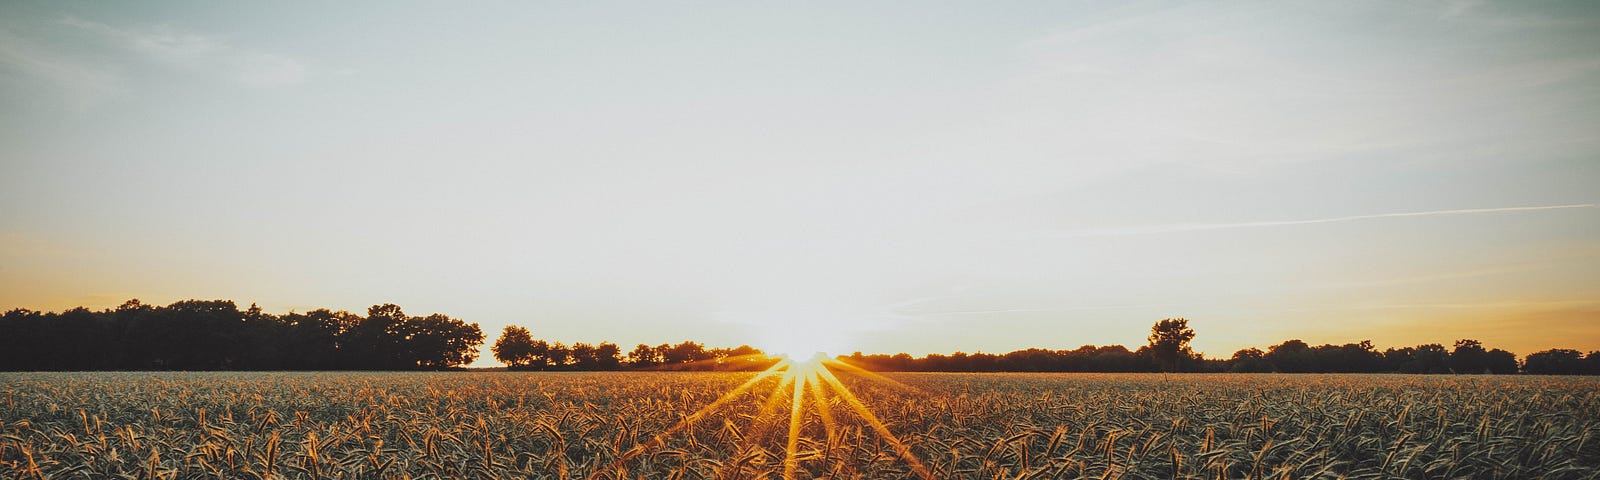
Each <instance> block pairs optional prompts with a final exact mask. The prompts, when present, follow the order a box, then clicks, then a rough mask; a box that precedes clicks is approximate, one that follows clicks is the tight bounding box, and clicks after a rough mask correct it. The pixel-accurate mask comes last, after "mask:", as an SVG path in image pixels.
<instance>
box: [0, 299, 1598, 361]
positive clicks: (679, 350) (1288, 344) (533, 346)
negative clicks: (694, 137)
mask: <svg viewBox="0 0 1600 480" xmlns="http://www.w3.org/2000/svg"><path fill="white" fill-rule="evenodd" d="M1194 336H1195V332H1194V330H1193V329H1191V328H1189V326H1188V320H1185V319H1182V318H1176V319H1163V320H1161V321H1159V322H1156V324H1155V325H1154V326H1152V327H1151V333H1150V336H1149V337H1148V339H1147V340H1148V343H1147V344H1146V345H1143V346H1140V347H1139V348H1138V349H1132V350H1130V349H1129V348H1127V347H1124V346H1122V345H1110V346H1094V345H1085V346H1082V347H1079V348H1077V349H1072V350H1050V349H1043V348H1030V349H1026V350H1017V351H1013V352H1010V353H1005V354H990V353H982V352H979V353H972V354H968V353H963V352H956V353H953V354H949V355H944V354H929V355H926V356H923V357H913V356H911V355H910V354H906V353H898V354H893V355H889V354H875V355H863V354H862V353H861V352H856V353H854V354H852V355H849V356H841V357H838V358H839V359H841V360H844V361H847V362H850V363H852V364H855V365H857V366H860V367H863V368H868V369H873V370H881V371H912V372H918V371H921V372H1240V373H1248V372H1281V373H1383V372H1392V373H1422V374H1436V373H1495V374H1509V373H1518V372H1522V373H1534V374H1556V375H1576V374H1587V375H1600V351H1596V352H1589V353H1587V354H1585V353H1583V352H1579V351H1577V350H1570V349H1552V350H1545V351H1541V352H1537V353H1534V354H1531V355H1528V356H1527V357H1526V358H1524V359H1521V360H1520V361H1519V360H1518V359H1517V357H1516V355H1514V354H1512V353H1511V352H1508V351H1505V350H1501V349H1498V348H1488V347H1485V346H1484V345H1483V344H1482V343H1481V342H1478V341H1476V340H1471V339H1463V340H1458V341H1456V342H1455V343H1454V344H1453V346H1452V347H1451V348H1446V347H1444V346H1443V345H1439V344H1423V345H1417V346H1413V347H1400V348H1387V349H1384V350H1381V351H1380V350H1378V349H1377V348H1376V347H1374V346H1373V345H1372V342H1369V341H1362V342H1357V343H1348V344H1343V345H1332V344H1325V345H1315V346H1313V345H1309V344H1307V343H1306V342H1304V341H1301V340H1288V341H1284V342H1281V343H1279V344H1277V345H1273V346H1270V347H1268V348H1267V349H1266V350H1261V349H1257V348H1245V349H1242V350H1239V351H1237V352H1234V354H1233V356H1232V357H1230V358H1226V359H1220V358H1204V357H1203V356H1201V355H1200V354H1198V353H1196V352H1194V351H1193V350H1192V349H1191V348H1190V346H1189V343H1190V342H1191V341H1192V340H1193V339H1194ZM483 341H484V335H483V332H482V331H481V330H480V329H479V327H478V325H477V324H476V323H466V322H464V321H461V320H458V319H455V318H451V317H449V316H447V315H443V314H437V313H435V314H432V315H427V316H409V315H406V314H405V312H403V311H402V310H401V308H400V307H399V306H397V305H393V304H382V305H373V306H372V307H371V308H368V309H367V313H366V315H365V316H362V315H357V314H353V313H349V312H346V311H332V310H329V309H316V310H312V311H310V312H306V313H295V312H289V313H287V314H284V315H273V314H270V313H266V312H263V311H261V309H260V308H259V307H257V306H256V305H254V304H252V305H251V306H250V307H249V308H246V309H244V310H240V309H239V308H238V307H237V306H236V305H235V304H234V302H232V301H229V300H185V301H181V302H176V303H173V304H171V305H167V306H164V307H163V306H153V305H147V304H144V303H141V302H140V301H138V300H129V301H127V302H125V303H123V304H122V305H121V306H119V307H117V308H115V309H107V310H102V311H91V310H89V309H86V308H82V307H79V308H75V309H71V310H67V311H64V312H59V313H53V312H37V311H33V310H27V309H14V310H10V311H7V312H5V313H4V314H3V315H0V370H440V369H451V368H460V367H462V366H465V365H467V364H470V363H472V362H473V361H474V360H476V359H477V356H478V350H477V349H478V347H479V346H480V345H483ZM490 350H491V351H492V352H493V354H494V357H495V359H496V360H499V361H500V362H501V363H504V364H506V365H507V366H508V368H510V369H513V370H628V369H664V370H735V371H737V370H761V369H764V368H767V367H769V366H771V365H772V364H773V363H774V362H776V361H777V360H776V359H774V358H771V357H768V356H767V355H765V354H764V353H763V352H762V351H761V350H759V349H756V348H753V347H750V346H748V345H740V346H738V347H733V348H707V347H706V346H705V345H704V344H701V343H698V342H693V341H683V342H681V343H677V344H666V343H663V344H660V345H655V346H651V345H648V344H639V345H636V346H635V347H634V348H632V349H631V350H629V351H627V352H623V350H622V348H621V347H619V346H618V345H617V344H615V343H611V342H600V343H597V344H588V343H574V344H572V345H570V346H569V345H566V344H563V343H561V342H550V341H546V340H540V339H535V338H533V335H532V333H531V332H529V331H528V330H527V329H526V328H523V327H521V326H516V325H512V326H508V327H506V328H505V330H504V331H503V332H502V333H501V336H500V339H499V340H498V341H496V342H495V344H494V345H493V347H492V348H491V349H490Z"/></svg>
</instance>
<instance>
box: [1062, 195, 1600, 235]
mask: <svg viewBox="0 0 1600 480" xmlns="http://www.w3.org/2000/svg"><path fill="white" fill-rule="evenodd" d="M1575 208H1595V204H1593V203H1582V204H1572V205H1544V206H1536V207H1502V208H1469V209H1459V210H1431V211H1426V212H1401V213H1379V214H1373V215H1350V216H1344V217H1328V218H1313V219H1306V220H1276V221H1265V222H1236V223H1175V224H1166V225H1147V226H1141V227H1123V228H1092V229H1083V230H1073V231H1068V232H1063V233H1061V234H1060V235H1059V236H1062V237H1106V236H1122V235H1146V234H1157V233H1181V232H1195V231H1203V230H1226V229H1234V228H1258V227H1281V226H1289V225H1310V224H1317V223H1341V222H1353V221H1357V220H1371V219H1378V218H1401V217H1431V216H1442V215H1473V214H1480V213H1506V212H1535V211H1546V210H1566V209H1575Z"/></svg>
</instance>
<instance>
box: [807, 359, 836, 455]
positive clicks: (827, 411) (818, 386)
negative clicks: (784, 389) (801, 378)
mask: <svg viewBox="0 0 1600 480" xmlns="http://www.w3.org/2000/svg"><path fill="white" fill-rule="evenodd" d="M806 386H808V387H811V402H812V404H813V405H816V407H817V414H818V415H820V416H821V417H822V426H823V428H824V430H826V431H827V433H828V445H829V446H830V447H831V446H832V445H833V438H834V436H835V435H836V432H837V428H838V427H836V426H835V424H834V421H833V412H832V409H831V408H829V405H828V397H827V395H826V394H824V392H823V389H822V377H821V376H820V375H818V374H817V372H815V371H813V372H811V375H810V379H809V381H808V382H807V383H806Z"/></svg>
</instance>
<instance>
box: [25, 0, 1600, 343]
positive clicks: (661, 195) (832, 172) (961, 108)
mask: <svg viewBox="0 0 1600 480" xmlns="http://www.w3.org/2000/svg"><path fill="white" fill-rule="evenodd" d="M1597 47H1600V2H1573V3H1555V2H1506V3H1481V2H1467V1H1458V2H1233V3H1226V4H1215V3H1204V4H1188V3H1143V2H1096V3H1079V2H1038V3H1024V2H1015V3H1011V2H1007V3H1004V4H996V3H995V2H963V3H932V2H918V3H915V4H905V3H893V2H837V3H809V2H808V3H804V4H798V3H796V4H760V5H756V4H751V3H750V2H729V3H722V4H709V3H706V4H702V3H680V2H628V3H611V2H560V3H535V2H505V3H475V4H470V5H452V4H443V3H406V2H375V3H365V4H356V3H344V2H339V3H331V4H330V3H327V2H310V3H303V4H297V3H292V2H252V3H238V2H183V3H169V2H17V1H8V2H4V3H0V309H11V308H31V309H37V310H61V309H65V308H69V307H74V306H79V305H83V306H88V307H91V308H95V309H99V308H108V307H115V306H116V305H118V304H120V303H122V302H123V301H124V300H127V299H129V298H139V299H141V300H144V301H145V302H146V303H156V304H167V303H170V302H173V301H176V300H182V299H189V298H199V299H213V298H220V299H231V300H235V301H238V302H240V304H241V306H243V305H248V304H250V303H251V302H256V303H259V304H260V305H261V306H262V307H263V308H265V309H267V310H268V311H271V312H275V313H283V312H285V311H288V310H290V309H294V310H297V311H302V312H303V311H306V310H308V309H312V308H318V307H331V308H335V309H348V310H351V311H356V312H364V310H365V308H366V307H367V306H368V305H372V304H375V303H396V304H399V305H401V306H402V307H404V308H405V309H406V311H407V312H408V313H411V314H413V315H419V314H427V313H432V312H440V313H446V314H449V315H451V316H454V317H457V318H461V319H464V320H467V321H469V322H477V323H479V324H480V325H481V326H482V327H483V328H484V330H485V333H486V334H487V335H489V341H490V342H492V341H493V340H494V338H495V337H496V336H498V334H499V330H500V328H501V327H502V326H504V325H506V324H512V323H514V324H520V325H524V326H527V327H529V328H530V329H531V330H532V331H533V333H534V336H536V337H539V338H545V339H550V340H557V341H563V342H567V343H572V342H597V341H602V340H605V341H613V342H617V343H620V344H622V345H624V346H628V345H632V344H635V343H641V342H643V343H650V344H658V343H663V342H673V343H676V342H678V341H682V340H685V339H693V340H698V341H703V342H706V343H708V344H710V345H713V346H732V345H738V344H742V343H750V344H755V345H757V346H763V345H772V344H775V343H781V342H785V341H790V340H793V339H803V340H804V341H806V342H813V343H816V344H817V345H818V348H823V349H828V350H834V351H835V353H848V352H850V351H855V350H861V351H866V352H899V351H906V352H911V353H917V354H921V353H928V352H951V351H956V350H963V351H968V352H972V351H979V350H981V351H987V352H1004V351H1009V350H1013V349H1018V348H1026V347H1045V348H1076V347H1078V346H1080V345H1083V344H1118V343H1120V344H1125V345H1129V346H1137V345H1140V344H1143V343H1144V337H1145V335H1147V334H1148V332H1149V328H1150V325H1151V324H1152V323H1154V322H1155V321H1156V320H1159V319H1161V318H1163V317H1180V316H1181V317H1186V318H1189V319H1190V321H1191V326H1192V327H1194V328H1195V329H1196V330H1197V331H1198V333H1199V335H1198V336H1197V337H1196V339H1195V341H1194V345H1195V347H1196V348H1197V349H1198V350H1201V351H1203V352H1205V353H1206V354H1207V355H1209V356H1221V357H1226V356H1228V355H1230V354H1231V353H1232V352H1233V351H1234V350H1236V349H1238V348H1241V347H1246V346H1257V347H1263V348H1264V347H1266V346H1268V345H1270V344H1272V343H1276V342H1278V341H1281V340H1285V339H1289V338H1301V339H1304V340H1306V341H1307V342H1310V343H1313V344H1318V343H1346V342H1354V341H1359V340H1363V339H1371V340H1373V341H1374V342H1375V343H1377V344H1378V345H1379V346H1380V347H1385V346H1397V345H1412V344H1417V343H1424V342H1430V343H1431V342H1436V343H1443V344H1446V345H1449V344H1450V343H1451V342H1453V341H1454V340H1456V339H1458V338H1476V339H1478V340H1481V341H1483V342H1484V343H1485V344H1486V345H1487V346H1489V347H1498V348H1505V349H1508V350H1511V351H1513V352H1516V353H1518V354H1520V355H1526V354H1528V353H1532V352H1533V351H1536V350H1542V349H1546V348H1552V347H1564V348H1578V349H1583V350H1594V349H1600V207H1596V205H1597V204H1600V48H1597ZM485 357H487V355H485ZM486 363H492V361H489V362H484V361H482V360H480V362H479V364H486Z"/></svg>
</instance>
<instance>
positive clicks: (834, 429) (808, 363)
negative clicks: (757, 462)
mask: <svg viewBox="0 0 1600 480" xmlns="http://www.w3.org/2000/svg"><path fill="white" fill-rule="evenodd" d="M829 367H834V368H839V369H841V370H843V371H848V372H850V373H852V374H859V375H860V376H861V378H865V379H867V380H871V381H878V382H881V383H883V384H885V385H889V386H891V387H893V388H896V389H899V390H904V391H910V392H914V393H925V392H923V391H922V390H920V389H917V388H915V387H911V386H909V385H906V384H903V383H900V382H898V381H896V380H894V379H891V378H888V377H885V376H882V375H878V374H876V373H873V372H870V371H867V370H865V369H862V368H860V367H857V366H855V365H851V364H849V363H845V362H843V361H839V360H835V359H830V358H827V357H826V356H823V355H821V354H819V355H818V356H816V357H813V358H811V359H809V360H803V361H796V360H794V359H790V358H784V359H780V360H774V363H773V364H772V365H771V366H770V367H768V368H767V369H766V370H763V371H761V372H759V373H757V374H756V375H755V376H754V377H751V378H750V379H749V380H747V381H745V382H744V383H743V384H740V385H739V386H738V387H736V388H734V389H733V390H731V391H729V392H728V393H726V394H723V395H722V396H721V397H719V398H717V399H716V400H715V401H713V402H711V404H709V405H706V406H705V407H703V408H701V409H700V410H697V411H695V412H694V413H692V414H689V415H688V416H686V417H684V418H683V419H682V420H680V421H679V422H677V423H676V424H674V425H672V426H671V427H669V428H667V429H666V430H665V431H663V432H661V433H659V434H657V435H655V436H654V437H652V438H651V439H650V440H649V441H648V442H645V443H643V444H639V445H636V446H635V447H633V448H631V449H629V450H628V451H627V452H626V453H625V454H623V455H620V456H619V457H618V458H617V459H615V460H614V461H612V462H611V463H610V464H609V465H607V466H606V467H605V468H603V469H600V470H597V471H595V472H594V474H592V475H590V476H589V477H588V478H589V479H591V480H593V479H597V478H600V477H602V476H603V475H606V474H609V473H612V472H619V471H618V470H617V469H618V468H619V467H621V466H622V465H623V464H624V463H626V462H628V461H629V460H632V459H634V458H637V457H638V456H639V455H641V454H643V453H645V452H648V451H650V450H651V449H653V448H659V447H661V446H662V445H664V444H665V442H666V440H667V438H668V437H670V436H672V435H674V434H676V433H678V432H679V431H681V430H683V429H684V428H687V427H689V426H690V425H693V424H694V423H695V422H698V421H700V420H701V419H702V418H704V417H705V416H707V415H710V414H711V413H713V412H715V411H716V410H717V409H718V408H720V407H722V406H723V405H725V404H727V403H728V402H730V401H732V400H734V399H735V398H736V397H738V396H739V395H741V394H743V393H745V392H746V391H749V390H751V389H752V388H754V387H755V386H756V385H758V384H760V383H762V381H763V380H765V379H767V378H769V377H774V376H776V377H777V378H778V382H777V385H776V386H775V387H774V388H773V390H772V393H771V394H769V395H768V396H767V399H766V401H764V402H762V405H761V407H760V409H759V410H758V411H757V412H756V413H755V414H754V415H751V416H750V417H748V418H749V419H750V420H749V422H750V428H749V430H748V434H747V435H743V436H742V438H743V440H742V441H741V443H744V444H747V445H751V446H757V448H759V445H760V444H763V443H765V441H764V440H763V439H764V438H766V437H767V433H768V431H769V430H770V429H772V428H774V427H776V426H777V424H778V420H777V419H778V418H780V417H779V415H780V414H779V413H778V412H779V410H778V409H779V406H780V405H782V402H783V399H784V397H788V398H789V425H788V427H789V431H788V432H787V433H788V435H787V441H786V442H785V444H784V460H783V477H782V478H783V479H784V480H792V479H794V478H795V477H796V474H797V473H798V471H799V467H800V436H801V434H802V433H803V430H804V426H805V421H804V420H805V407H806V401H805V397H806V396H807V391H808V390H809V392H810V396H811V404H812V405H814V406H815V407H816V409H817V414H818V416H820V417H821V419H822V424H823V428H824V430H825V431H826V433H827V443H826V445H825V446H824V448H825V449H826V453H825V455H824V459H831V458H833V451H834V447H835V443H836V442H837V441H838V439H839V435H840V433H839V428H840V424H839V422H838V419H837V418H835V416H834V415H833V411H832V408H831V404H830V403H829V400H830V399H829V395H830V393H829V391H830V390H831V391H832V393H831V394H832V395H833V396H836V397H837V398H839V399H842V400H843V403H845V404H846V405H849V407H850V409H851V410H852V411H854V413H855V414H856V415H857V416H858V417H859V418H860V419H861V420H862V421H863V422H865V423H867V425H868V426H870V427H871V428H872V430H873V431H874V432H875V433H877V434H878V436H879V437H880V438H882V439H883V440H884V441H886V442H888V443H889V445H890V447H892V448H893V449H894V451H895V453H896V454H897V455H898V456H899V457H900V458H901V459H902V460H904V461H905V462H906V463H907V464H908V465H909V466H910V467H911V470H912V472H913V473H915V474H916V475H917V476H918V477H919V478H923V479H931V478H933V475H932V473H930V472H929V470H928V468H927V467H926V466H924V465H923V464H922V462H921V461H919V460H917V458H916V456H915V455H913V454H912V452H911V448H910V447H908V446H906V444H905V443H904V442H902V441H901V440H900V439H899V437H896V436H895V435H894V434H893V433H891V432H890V431H889V428H888V426H886V425H885V424H884V423H883V421H882V420H879V419H878V417H877V415H875V414H873V413H872V410H871V409H869V408H867V406H866V404H865V403H862V401H861V400H860V399H859V398H857V397H856V396H855V394H854V393H852V392H851V391H850V390H849V388H847V387H846V386H845V385H844V382H842V381H840V380H839V377H837V376H835V375H834V373H833V371H832V369H830V368H829ZM856 432H857V435H859V434H860V429H857V430H856ZM842 460H843V459H838V460H835V461H834V462H829V461H827V460H825V463H835V462H837V461H842Z"/></svg>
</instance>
